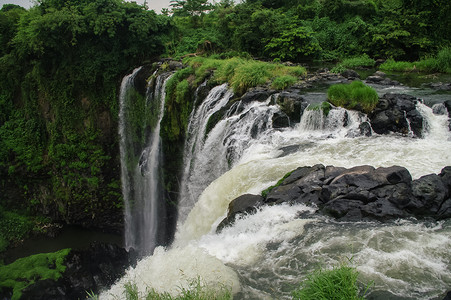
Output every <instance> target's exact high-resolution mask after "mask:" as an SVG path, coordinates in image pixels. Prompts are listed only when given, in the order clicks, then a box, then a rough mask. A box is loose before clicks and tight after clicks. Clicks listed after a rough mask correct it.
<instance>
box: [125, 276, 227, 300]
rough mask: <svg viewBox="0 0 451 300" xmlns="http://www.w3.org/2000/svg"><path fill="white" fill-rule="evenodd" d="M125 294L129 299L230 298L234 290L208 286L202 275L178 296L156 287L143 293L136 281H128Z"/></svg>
mask: <svg viewBox="0 0 451 300" xmlns="http://www.w3.org/2000/svg"><path fill="white" fill-rule="evenodd" d="M124 288H125V290H124V296H125V299H127V300H140V299H149V300H230V299H232V291H231V289H230V288H228V287H226V286H224V285H219V286H218V287H216V288H212V287H210V286H207V285H206V284H205V283H203V282H202V280H201V279H200V277H198V278H197V279H195V280H193V281H192V282H191V283H190V284H189V286H188V288H184V287H181V288H180V293H179V295H178V296H172V295H171V294H169V293H167V292H163V293H159V292H157V291H155V289H153V288H152V289H150V290H149V291H147V293H146V294H145V295H141V294H140V293H139V291H138V287H137V285H136V284H135V283H131V282H129V283H127V284H125V286H124Z"/></svg>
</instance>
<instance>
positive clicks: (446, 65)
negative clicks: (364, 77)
mask: <svg viewBox="0 0 451 300" xmlns="http://www.w3.org/2000/svg"><path fill="white" fill-rule="evenodd" d="M380 69H381V70H383V71H398V72H442V73H451V48H444V49H442V50H440V52H439V53H438V54H437V56H435V57H429V58H425V59H422V60H419V61H414V62H407V61H394V60H393V59H389V60H387V61H386V62H384V63H383V64H382V65H381V66H380Z"/></svg>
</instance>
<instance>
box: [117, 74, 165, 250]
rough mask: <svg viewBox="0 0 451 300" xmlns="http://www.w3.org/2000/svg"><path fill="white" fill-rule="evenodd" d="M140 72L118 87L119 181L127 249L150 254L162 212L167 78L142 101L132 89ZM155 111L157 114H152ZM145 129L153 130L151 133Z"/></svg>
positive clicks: (159, 82) (163, 77) (161, 76)
mask: <svg viewBox="0 0 451 300" xmlns="http://www.w3.org/2000/svg"><path fill="white" fill-rule="evenodd" d="M139 71H140V68H137V69H135V70H134V71H133V73H132V74H130V75H128V76H126V77H124V79H123V81H122V85H121V92H120V110H119V136H120V153H121V180H122V193H123V197H124V205H125V213H124V215H125V245H126V248H127V249H130V248H133V249H135V250H138V251H139V252H140V253H141V254H149V253H151V252H152V251H153V249H154V248H155V246H156V240H157V233H158V228H159V225H160V224H159V223H158V215H161V214H163V210H164V207H163V205H161V204H160V203H159V202H161V201H159V200H161V199H162V198H163V197H162V188H161V185H160V183H159V169H160V165H159V163H160V154H161V153H160V152H161V149H160V122H161V119H162V118H163V111H164V99H165V93H164V90H165V84H166V81H167V80H168V78H169V77H168V74H163V75H160V76H158V77H157V78H156V83H155V89H154V91H153V90H151V89H148V90H147V93H146V97H145V99H143V98H142V96H140V95H139V94H138V92H137V91H136V90H135V88H134V86H133V81H134V78H135V77H136V75H137V74H138V72H139ZM141 109H142V110H141ZM140 110H141V111H140ZM154 112H157V114H156V115H154V114H155V113H154ZM148 127H153V129H152V130H151V132H150V133H149V132H148ZM163 226H164V225H163Z"/></svg>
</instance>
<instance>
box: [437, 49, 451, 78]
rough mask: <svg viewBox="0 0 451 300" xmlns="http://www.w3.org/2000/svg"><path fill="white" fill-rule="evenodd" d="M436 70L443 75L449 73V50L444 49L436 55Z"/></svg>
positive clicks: (450, 68) (450, 63) (450, 61)
mask: <svg viewBox="0 0 451 300" xmlns="http://www.w3.org/2000/svg"><path fill="white" fill-rule="evenodd" d="M437 68H438V69H439V70H440V71H441V72H444V73H451V48H444V49H442V50H441V51H440V52H439V53H438V54H437Z"/></svg>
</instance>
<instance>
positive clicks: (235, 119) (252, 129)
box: [178, 84, 277, 222]
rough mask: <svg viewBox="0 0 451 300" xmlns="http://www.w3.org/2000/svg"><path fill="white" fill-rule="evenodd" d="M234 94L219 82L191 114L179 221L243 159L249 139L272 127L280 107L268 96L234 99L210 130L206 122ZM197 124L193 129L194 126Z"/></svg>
mask: <svg viewBox="0 0 451 300" xmlns="http://www.w3.org/2000/svg"><path fill="white" fill-rule="evenodd" d="M232 95H233V93H232V92H231V91H230V90H229V89H228V87H227V85H225V84H224V85H221V86H218V87H216V88H214V89H212V90H211V92H210V93H209V95H208V96H207V98H206V100H205V101H204V102H203V104H202V105H201V106H200V107H199V108H198V109H197V111H196V112H195V113H193V114H192V115H191V119H190V122H189V126H188V132H189V138H188V140H187V143H186V144H187V145H186V146H185V157H184V162H185V174H184V180H183V181H182V182H183V184H182V191H183V192H182V196H181V200H180V204H179V220H178V221H179V222H183V221H184V220H185V218H186V215H187V213H188V212H189V211H190V210H191V209H192V207H193V205H194V203H195V201H196V200H197V199H198V197H199V196H200V194H201V193H202V191H203V190H204V189H205V188H206V187H207V186H208V185H209V184H210V183H211V182H212V181H213V180H215V179H216V178H218V177H219V176H221V175H222V174H223V173H224V172H226V171H227V170H229V169H230V168H231V167H232V166H233V165H234V164H235V163H236V162H237V161H238V160H239V159H240V157H241V155H242V153H243V151H244V149H246V148H247V147H248V144H249V141H251V140H252V139H253V138H257V137H258V136H259V135H260V133H262V132H265V131H268V130H269V129H270V128H271V124H272V123H271V118H272V115H273V114H274V112H275V111H276V110H277V108H276V107H275V106H268V103H269V101H270V99H268V100H267V101H266V102H252V103H249V104H240V103H235V104H234V105H232V106H231V108H230V109H229V110H228V113H227V115H226V117H225V118H224V119H223V120H221V121H219V122H218V123H217V124H216V126H214V128H213V129H211V131H210V132H208V134H207V133H206V130H207V125H208V122H210V121H211V118H212V116H213V114H214V113H216V112H218V111H219V110H220V109H221V108H223V107H224V106H225V105H226V104H227V103H228V101H229V100H230V98H231V97H232ZM196 127H197V130H196V131H194V130H193V129H192V128H196ZM193 132H194V133H193ZM206 174H208V175H207V176H206Z"/></svg>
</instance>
